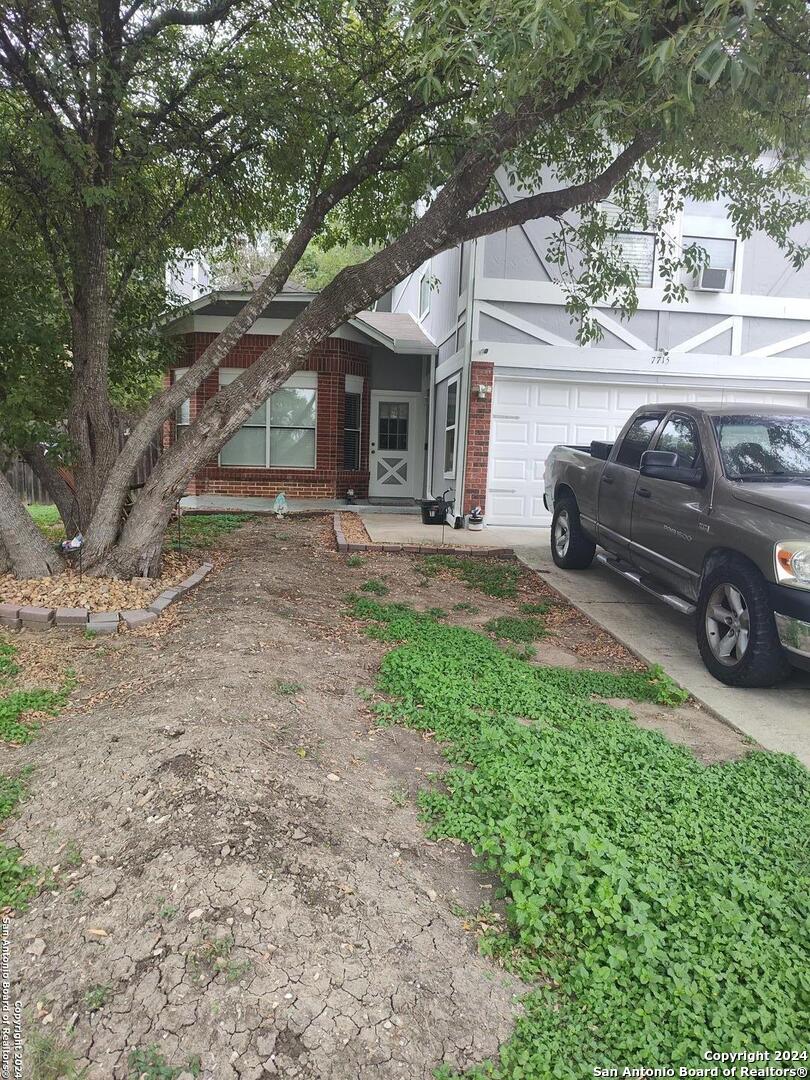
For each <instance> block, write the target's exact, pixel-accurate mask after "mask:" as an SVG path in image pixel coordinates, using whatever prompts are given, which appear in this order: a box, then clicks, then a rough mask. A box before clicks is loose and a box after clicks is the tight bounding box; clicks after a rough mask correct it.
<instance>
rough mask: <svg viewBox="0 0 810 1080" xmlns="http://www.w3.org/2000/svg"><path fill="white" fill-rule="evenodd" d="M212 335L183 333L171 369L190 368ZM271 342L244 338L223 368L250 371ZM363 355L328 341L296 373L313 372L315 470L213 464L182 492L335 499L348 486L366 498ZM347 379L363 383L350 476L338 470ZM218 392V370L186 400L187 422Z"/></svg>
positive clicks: (169, 437) (168, 433) (169, 432)
mask: <svg viewBox="0 0 810 1080" xmlns="http://www.w3.org/2000/svg"><path fill="white" fill-rule="evenodd" d="M215 337H216V334H204V333H193V334H186V335H185V336H184V341H183V348H182V349H181V350H180V353H179V355H178V360H177V364H176V367H178V368H186V367H191V365H192V364H193V363H194V362H195V360H197V359H198V358H199V357H200V356H201V355H202V353H203V351H204V350H205V349H206V348H207V347H208V345H209V344H210V343H211V342H212V341H213V340H214V338H215ZM275 340H276V339H275V338H274V337H271V336H268V335H264V334H249V335H246V336H245V337H243V338H242V340H241V341H240V342H239V344H238V345H237V346H236V347H235V348H234V349H232V350H231V352H230V353H229V354H228V356H227V357H226V359H225V361H224V362H223V364H222V367H226V368H247V367H250V365H251V364H253V363H254V362H255V361H256V360H257V359H258V357H259V356H260V355H261V353H263V352H264V350H265V349H267V348H269V346H270V345H272V343H273V342H274V341H275ZM368 357H369V350H368V349H367V348H366V347H365V346H364V345H360V344H358V343H357V342H354V341H346V340H344V339H342V338H329V339H328V340H327V341H325V342H322V343H321V344H320V345H318V346H317V347H316V348H315V349H314V350H313V352H312V354H311V355H310V357H309V358H308V360H307V362H306V363H305V364H304V365H303V367H302V369H301V370H303V371H316V372H317V373H318V404H317V418H316V428H315V468H314V469H289V468H286V469H285V468H261V467H255V466H250V467H245V466H239V465H220V464H219V462H218V461H216V460H214V461H211V462H209V464H208V465H206V466H205V468H203V469H201V470H200V471H199V472H198V473H197V475H196V476H195V477H194V479H193V480H192V482H191V483H190V484H189V487H188V492H187V493H188V494H189V495H236V496H252V495H260V496H264V497H265V498H272V497H274V496H276V495H277V494H278V493H279V491H284V492H285V493H286V494H287V495H288V496H291V497H298V498H327V499H334V498H340V497H341V496H343V495H345V493H346V489H347V488H350V487H351V488H353V489H354V491H355V493H356V494H357V495H358V496H360V497H363V498H365V497H366V496H367V495H368V481H369V472H368V428H369V413H370V393H369V380H368ZM346 375H360V376H362V377H363V379H364V383H363V404H362V421H361V447H360V469H359V470H358V471H352V472H348V471H346V470H345V469H344V468H343V428H344V413H345V396H344V394H345V385H346ZM218 392H219V372H218V371H214V372H213V373H212V374H211V375H209V376H208V378H207V379H206V380H205V381H204V382H203V383H202V385H201V386H200V387H199V388H198V389H197V391H196V392H195V393H194V395H193V396H192V398H191V401H190V411H191V419H192V420H194V418H195V417H196V416H198V415H199V413H200V411H201V410H202V407H203V405H204V404H205V402H206V401H208V399H209V398H212V397H214V396H215V395H216V394H217V393H218ZM174 437H175V423H174V421H171V422H170V423H169V424H167V425H166V429H165V431H164V441H165V443H166V444H167V445H170V444H171V442H172V441H173V440H174Z"/></svg>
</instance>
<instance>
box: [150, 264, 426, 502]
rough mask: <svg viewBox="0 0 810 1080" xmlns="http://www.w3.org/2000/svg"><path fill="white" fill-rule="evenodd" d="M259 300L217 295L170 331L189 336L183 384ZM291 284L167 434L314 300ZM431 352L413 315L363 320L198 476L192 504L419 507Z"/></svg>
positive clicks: (182, 359)
mask: <svg viewBox="0 0 810 1080" xmlns="http://www.w3.org/2000/svg"><path fill="white" fill-rule="evenodd" d="M249 295H250V294H249V293H241V292H220V293H216V292H215V293H208V294H206V295H205V296H202V297H200V298H199V299H197V300H195V301H194V302H193V303H191V304H188V305H187V306H186V307H185V308H184V309H183V311H182V312H181V313H180V314H179V315H178V316H176V317H175V318H173V319H172V321H171V322H170V323H168V324H167V326H166V328H165V331H166V333H168V334H170V335H171V336H174V337H180V338H181V348H180V350H179V356H178V364H177V367H175V368H173V369H172V371H171V373H170V378H172V379H174V378H177V377H179V375H181V374H182V373H183V371H184V370H185V369H186V368H187V367H188V366H189V365H190V364H191V363H192V362H193V361H194V360H195V359H196V358H197V357H199V356H200V355H201V353H202V352H203V350H204V349H205V347H206V346H207V345H208V344H209V343H210V342H211V341H213V339H214V337H215V335H216V334H217V333H219V331H220V330H222V329H224V327H225V326H226V325H227V323H228V321H229V319H230V318H231V317H232V316H233V315H234V314H235V313H236V312H238V311H239V309H240V307H241V306H242V305H243V304H244V303H245V300H246V299H247V298H248V296H249ZM313 295H314V294H313V293H311V292H308V291H307V290H306V289H303V288H302V287H301V286H299V285H296V284H294V283H293V282H289V283H288V284H287V286H286V287H285V289H284V291H283V292H282V293H280V294H279V295H278V296H277V297H276V298H275V299H274V300H272V301H271V302H270V303H269V304H268V306H267V309H266V310H265V311H264V313H263V315H262V317H261V318H260V319H258V320H257V322H256V323H254V325H253V327H252V328H251V330H250V331H249V332H248V333H247V334H246V335H245V336H244V337H243V338H242V340H241V342H240V343H239V345H238V346H237V347H236V348H235V349H233V350H232V351H231V353H230V354H229V356H228V357H227V359H226V361H225V363H224V364H223V365H222V366H221V367H220V368H219V369H218V370H217V371H215V372H214V373H213V374H212V375H211V376H209V378H208V379H206V380H205V382H204V383H203V384H202V386H201V387H200V388H199V390H198V391H197V392H196V394H194V396H193V397H192V398H191V400H189V401H188V402H186V404H185V405H184V406H183V408H182V409H180V410H179V411H178V414H177V416H176V417H175V421H174V423H172V424H171V425H169V431H168V433H167V438H168V441H169V442H172V441H173V439H174V438H175V436H176V432H177V430H178V428H180V429H182V427H183V425H185V424H188V423H189V422H190V421H191V420H193V419H194V418H195V417H196V416H197V414H198V412H199V411H200V409H201V408H202V406H203V404H204V403H205V401H207V400H208V398H211V397H213V396H214V395H215V394H216V393H217V392H218V390H219V388H220V386H225V385H226V384H227V383H228V382H230V381H231V380H232V379H233V378H235V377H236V376H237V375H238V374H239V373H240V372H241V371H242V370H244V369H245V368H246V367H249V366H250V364H252V363H253V362H254V360H256V359H257V357H258V356H259V355H260V354H261V353H262V352H263V351H264V350H265V349H266V348H267V347H268V346H269V345H270V344H272V341H273V339H274V338H275V337H277V336H278V335H279V334H280V333H281V331H282V330H284V329H285V327H287V326H288V325H289V323H290V321H291V320H292V319H294V318H295V317H296V315H298V314H299V313H300V311H301V310H302V307H303V306H304V305H306V304H308V303H309V302H310V300H311V299H312V297H313ZM434 353H435V348H434V345H433V343H432V342H431V341H430V340H429V339H428V338H427V337H426V335H425V334H424V333H423V332H422V330H420V328H419V326H418V323H417V322H416V320H414V319H412V318H411V317H410V316H409V315H401V314H391V313H390V312H388V313H387V312H374V311H366V312H362V313H361V314H360V315H358V316H357V317H356V318H354V319H352V320H351V321H350V322H349V323H347V324H346V325H345V326H342V327H341V328H340V329H339V330H338V331H337V332H336V333H335V334H333V335H332V337H330V338H328V339H327V340H326V341H325V342H324V343H323V344H322V345H320V346H318V347H317V348H316V349H315V351H314V352H313V354H312V355H311V356H310V358H309V361H308V362H307V364H306V365H305V367H304V369H303V370H301V371H298V372H296V374H295V375H293V376H292V378H290V379H289V380H288V381H287V382H286V383H285V384H284V387H283V388H282V389H280V390H279V391H277V392H276V393H275V394H273V395H272V396H271V398H270V401H269V402H268V403H267V404H266V405H263V406H262V407H261V408H260V409H258V410H257V411H256V412H255V413H254V414H253V416H252V417H251V418H250V420H248V421H247V423H246V424H244V425H243V426H242V428H240V430H239V431H238V432H237V433H236V435H234V437H233V438H232V439H231V440H230V441H229V442H228V443H227V444H226V445H225V446H224V447H223V448H222V450H221V452H220V454H219V455H218V457H217V458H216V460H214V461H211V462H210V463H209V464H208V465H207V466H206V467H205V468H204V469H202V470H201V471H200V472H199V473H197V475H196V477H195V478H194V480H193V481H192V483H191V485H190V486H189V489H188V492H189V494H190V495H234V496H242V497H244V496H248V497H249V496H264V497H269V496H275V495H276V494H278V492H279V491H284V492H285V493H286V494H287V495H288V496H293V497H306V498H340V497H343V496H344V495H345V494H346V492H347V490H348V489H350V488H351V489H352V490H353V491H354V492H355V493H356V495H357V496H358V497H360V498H365V497H367V496H369V495H371V496H372V497H378V498H383V499H385V498H393V499H403V498H411V499H413V498H418V497H420V496H421V495H422V494H423V491H424V447H425V438H426V436H425V432H426V420H427V411H426V410H427V401H428V397H429V386H430V373H431V363H430V361H431V357H432V356H433V355H434Z"/></svg>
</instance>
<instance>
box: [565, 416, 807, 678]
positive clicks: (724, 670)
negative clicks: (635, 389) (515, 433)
mask: <svg viewBox="0 0 810 1080" xmlns="http://www.w3.org/2000/svg"><path fill="white" fill-rule="evenodd" d="M544 501H545V504H546V508H547V509H548V510H550V511H551V512H552V515H553V516H552V523H551V554H552V557H553V559H554V562H555V563H556V564H557V566H559V567H562V568H563V569H565V570H584V569H587V567H589V566H590V565H591V563H592V562H593V560H594V558H596V559H597V560H598V561H599V562H601V563H603V564H604V565H605V566H608V567H610V569H612V570H615V571H616V572H617V573H618V574H620V575H621V576H622V577H624V578H625V579H627V580H629V581H631V582H632V583H633V584H634V585H636V586H639V587H640V588H642V589H646V590H647V591H648V592H650V593H653V594H654V595H655V596H657V597H658V598H659V599H661V600H662V601H664V602H665V603H667V604H669V605H670V606H671V607H673V608H675V609H677V610H678V611H680V612H682V613H683V614H685V615H691V614H696V615H697V620H696V621H697V643H698V648H699V649H700V655H701V657H702V658H703V662H704V664H705V665H706V667H707V668H708V670H709V671H710V672H711V674H712V675H714V677H715V678H716V679H719V680H720V681H721V682H723V683H726V684H727V685H728V686H771V685H773V684H775V683H778V682H780V681H782V680H783V679H785V678H786V677H787V676H788V675H789V674H790V671H791V668H792V667H794V666H795V667H800V668H804V669H806V670H810V411H807V410H799V409H789V408H786V407H782V406H764V405H763V406H759V405H756V406H751V405H740V404H731V405H729V404H726V405H711V404H704V403H701V404H700V405H699V406H698V405H694V404H673V405H664V404H652V405H645V406H643V407H642V408H640V409H637V410H636V412H634V413H633V415H632V416H631V417H630V419H629V420H628V421H627V423H626V424H625V426H624V428H623V429H622V431H621V433H620V434H619V437H618V439H617V440H616V442H615V443H604V442H592V443H591V444H590V446H589V447H583V446H555V447H554V449H553V450H552V451H551V454H550V455H549V457H548V459H547V461H546V472H545V495H544ZM597 544H598V545H599V546H600V547H601V548H602V549H604V550H603V551H602V552H600V553H599V554H597V552H596V546H597Z"/></svg>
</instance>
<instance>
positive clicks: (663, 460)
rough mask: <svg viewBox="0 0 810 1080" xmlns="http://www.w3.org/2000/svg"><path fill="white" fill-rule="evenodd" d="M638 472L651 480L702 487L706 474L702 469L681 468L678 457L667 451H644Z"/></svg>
mask: <svg viewBox="0 0 810 1080" xmlns="http://www.w3.org/2000/svg"><path fill="white" fill-rule="evenodd" d="M639 472H640V473H641V475H642V476H647V477H649V478H650V479H651V480H669V481H671V482H672V483H673V484H686V485H688V486H689V487H703V484H704V483H705V480H706V474H705V473H704V471H703V469H702V467H698V468H681V466H679V465H678V455H677V454H675V453H672V452H671V451H669V450H645V451H644V453H643V454H642V455H641V462H640V466H639Z"/></svg>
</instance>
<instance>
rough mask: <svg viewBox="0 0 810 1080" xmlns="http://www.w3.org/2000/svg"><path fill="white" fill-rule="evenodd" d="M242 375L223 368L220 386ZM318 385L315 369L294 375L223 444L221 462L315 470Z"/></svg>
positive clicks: (239, 372)
mask: <svg viewBox="0 0 810 1080" xmlns="http://www.w3.org/2000/svg"><path fill="white" fill-rule="evenodd" d="M241 374H242V372H241V370H238V369H237V368H224V369H222V370H220V373H219V385H220V386H227V385H228V384H229V383H232V382H233V381H234V379H236V378H238V377H239V376H240V375H241ZM317 387H318V375H317V373H316V372H314V371H299V372H296V374H295V375H292V376H291V377H290V378H289V379H288V380H287V381H286V382H285V383H284V385H283V386H282V387H281V388H280V389H279V390H276V392H275V393H274V394H271V396H270V399H269V401H267V402H265V403H264V404H263V405H260V406H259V408H258V409H257V410H256V411H255V412H254V413H253V415H252V416H250V417H248V419H247V420H246V421H245V422H244V424H243V425H242V426H241V428H240V429H239V430H238V431H237V432H236V434H235V435H233V436H232V437H231V438H230V439H229V440H228V442H227V443H226V444H225V445H224V446H223V447H222V449H221V450H220V452H219V463H220V465H226V466H229V465H230V466H243V467H244V466H257V467H259V468H274V469H314V468H315V427H316V419H317V405H318V389H317Z"/></svg>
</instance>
